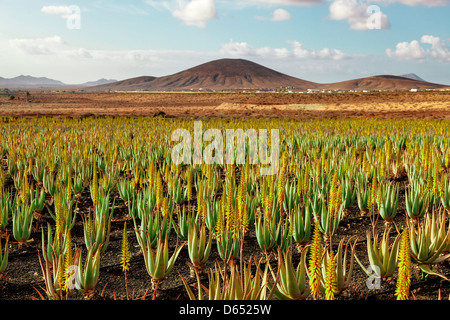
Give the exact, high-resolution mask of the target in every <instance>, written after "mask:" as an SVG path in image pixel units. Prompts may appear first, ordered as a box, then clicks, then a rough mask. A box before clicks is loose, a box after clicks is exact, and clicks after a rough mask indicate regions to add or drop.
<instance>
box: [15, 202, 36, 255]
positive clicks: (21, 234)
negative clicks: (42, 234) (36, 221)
mask: <svg viewBox="0 0 450 320" xmlns="http://www.w3.org/2000/svg"><path fill="white" fill-rule="evenodd" d="M16 200H17V199H16ZM15 202H16V203H15V204H14V205H13V212H12V222H13V236H14V239H16V241H17V242H18V243H19V246H22V245H23V244H25V243H26V242H27V240H28V239H30V236H31V232H32V229H33V208H32V207H31V206H28V205H26V204H21V203H20V202H19V201H15Z"/></svg>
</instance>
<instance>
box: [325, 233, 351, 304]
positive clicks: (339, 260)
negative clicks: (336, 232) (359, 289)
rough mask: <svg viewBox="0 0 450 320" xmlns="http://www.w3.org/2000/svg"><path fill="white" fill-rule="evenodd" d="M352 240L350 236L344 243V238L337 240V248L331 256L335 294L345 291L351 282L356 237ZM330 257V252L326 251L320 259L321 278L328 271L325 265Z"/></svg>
mask: <svg viewBox="0 0 450 320" xmlns="http://www.w3.org/2000/svg"><path fill="white" fill-rule="evenodd" d="M352 241H353V239H352V238H350V239H348V240H347V242H346V243H345V239H342V240H341V241H340V242H339V245H338V249H337V251H336V254H335V255H334V257H333V258H334V259H335V263H334V264H335V269H334V272H335V274H334V278H335V280H336V283H335V290H336V291H335V294H336V295H339V294H341V293H342V292H343V291H345V290H346V289H347V288H348V287H349V285H350V283H351V279H352V274H353V261H354V260H353V259H354V255H355V246H356V243H357V241H358V239H355V240H354V242H353V243H352ZM344 243H345V249H344ZM330 259H331V258H330V252H329V251H327V252H326V253H325V255H324V256H323V259H322V279H326V275H327V271H328V270H327V267H328V266H329V260H330ZM331 272H333V270H331ZM323 287H325V284H323Z"/></svg>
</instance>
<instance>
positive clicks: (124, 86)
mask: <svg viewBox="0 0 450 320" xmlns="http://www.w3.org/2000/svg"><path fill="white" fill-rule="evenodd" d="M155 79H156V77H151V76H142V77H136V78H131V79H126V80H121V81H116V82H112V83H107V84H103V85H99V86H93V87H91V88H87V90H88V91H93V90H94V91H107V90H118V91H136V90H142V88H143V87H147V86H148V84H149V82H151V81H153V80H155Z"/></svg>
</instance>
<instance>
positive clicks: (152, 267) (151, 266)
mask: <svg viewBox="0 0 450 320" xmlns="http://www.w3.org/2000/svg"><path fill="white" fill-rule="evenodd" d="M136 236H137V237H138V239H139V245H140V247H141V249H142V253H143V255H144V262H145V267H146V269H147V272H148V274H149V275H150V277H151V279H152V287H153V290H155V292H156V290H157V289H158V288H159V286H160V285H161V282H162V281H163V280H164V278H166V277H167V275H168V274H169V273H170V272H171V271H172V269H173V266H174V264H175V261H176V259H177V258H178V255H179V254H180V252H181V249H183V246H184V244H181V245H177V246H176V248H175V250H174V252H173V253H172V256H171V257H170V258H169V241H168V239H167V235H166V236H164V237H163V236H160V237H159V238H158V241H157V244H156V248H155V249H153V248H152V246H151V242H150V241H151V240H150V238H149V237H147V238H146V239H143V238H142V237H141V235H140V234H139V233H136ZM145 240H146V241H145Z"/></svg>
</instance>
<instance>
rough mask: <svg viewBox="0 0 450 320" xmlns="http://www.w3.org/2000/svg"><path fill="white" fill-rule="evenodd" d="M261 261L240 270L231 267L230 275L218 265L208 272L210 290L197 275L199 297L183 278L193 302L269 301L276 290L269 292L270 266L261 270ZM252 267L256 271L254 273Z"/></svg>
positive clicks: (235, 266) (250, 263)
mask: <svg viewBox="0 0 450 320" xmlns="http://www.w3.org/2000/svg"><path fill="white" fill-rule="evenodd" d="M260 264H261V262H260V261H257V262H255V265H254V266H253V262H252V260H250V261H249V263H248V264H246V265H244V266H243V269H242V270H241V269H239V267H238V266H237V265H234V266H232V267H231V270H230V274H229V275H228V274H226V273H225V272H224V271H223V270H221V268H220V267H219V266H218V264H217V263H216V265H215V266H214V270H213V269H211V270H210V271H209V272H208V288H206V287H204V286H203V285H202V284H201V282H200V278H199V276H198V274H197V296H196V295H195V294H194V292H193V291H192V289H191V288H190V286H189V284H188V283H187V281H186V280H185V279H184V278H183V277H181V279H182V281H183V284H184V286H185V288H186V291H187V293H188V295H189V298H190V299H191V300H269V299H271V297H272V296H273V292H274V290H270V291H269V285H268V284H269V281H268V280H269V273H268V270H269V268H268V264H266V267H265V269H264V271H262V270H261V268H260ZM252 267H254V269H255V270H256V271H255V272H254V273H253V272H252V269H253V268H252Z"/></svg>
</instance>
